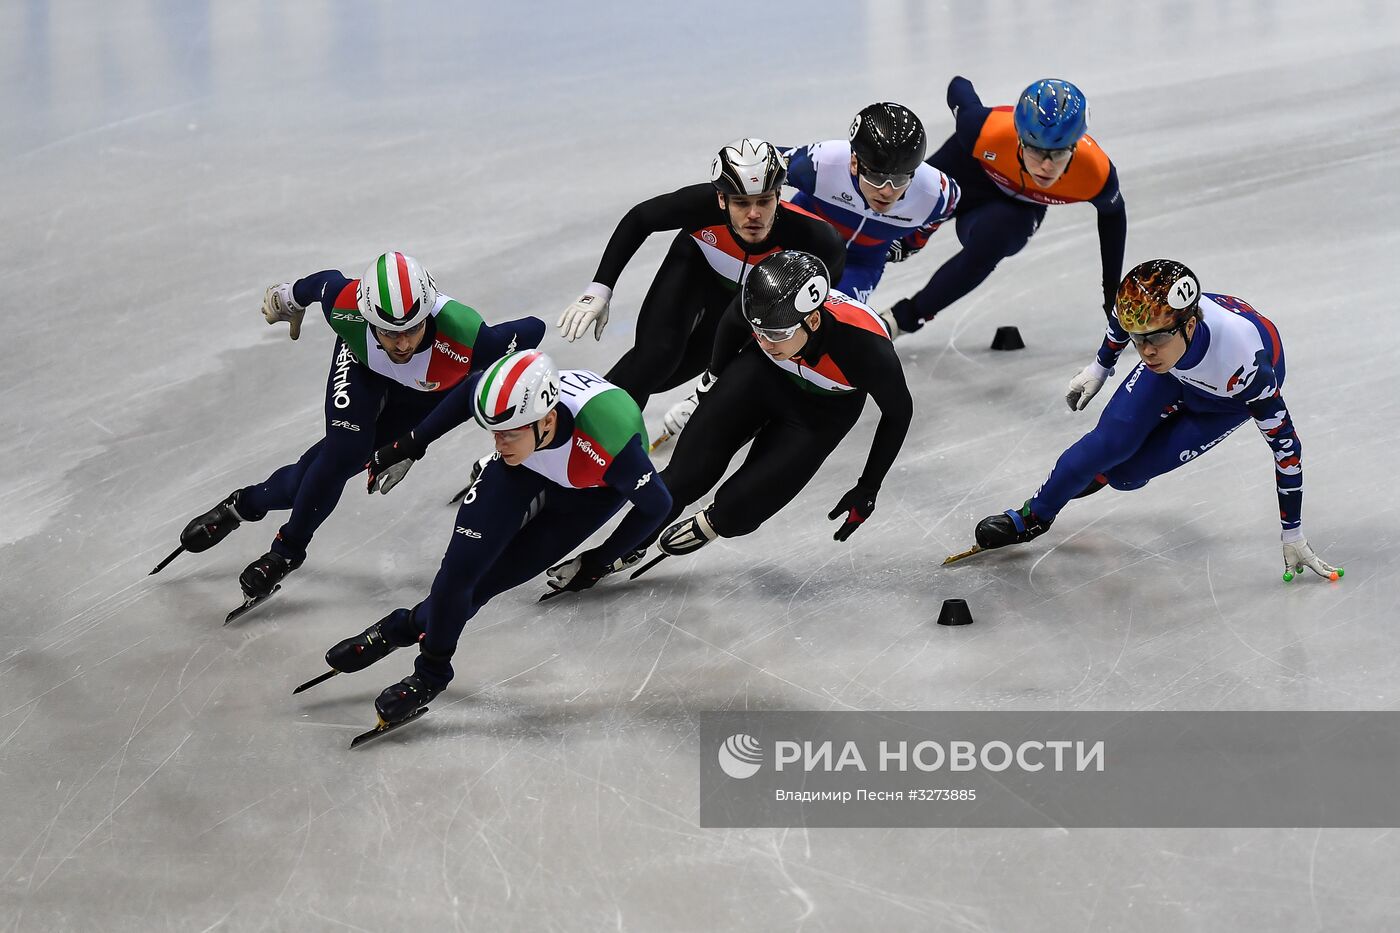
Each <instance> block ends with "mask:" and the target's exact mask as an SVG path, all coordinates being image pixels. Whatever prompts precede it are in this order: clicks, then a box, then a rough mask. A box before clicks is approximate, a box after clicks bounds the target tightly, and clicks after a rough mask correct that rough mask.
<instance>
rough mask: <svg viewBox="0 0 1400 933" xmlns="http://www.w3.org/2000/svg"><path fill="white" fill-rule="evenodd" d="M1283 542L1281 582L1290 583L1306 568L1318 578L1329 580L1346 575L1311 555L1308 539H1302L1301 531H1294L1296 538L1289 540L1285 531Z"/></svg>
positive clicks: (1343, 571) (1340, 569) (1338, 568)
mask: <svg viewBox="0 0 1400 933" xmlns="http://www.w3.org/2000/svg"><path fill="white" fill-rule="evenodd" d="M1283 534H1284V542H1283V581H1284V582H1285V583H1287V582H1289V581H1291V580H1292V579H1293V578H1294V577H1296V576H1297V575H1298V574H1300V573H1302V572H1303V568H1304V567H1307V568H1309V569H1311V570H1312V572H1313V573H1315V574H1317V575H1318V576H1320V577H1326V578H1327V579H1329V580H1340V579H1341V578H1342V575H1343V574H1345V573H1346V571H1345V570H1343V569H1342V568H1341V567H1333V566H1332V565H1331V564H1329V563H1327V562H1326V561H1325V560H1323V559H1322V558H1320V557H1318V556H1317V555H1316V554H1314V553H1313V549H1312V548H1311V547H1309V546H1308V539H1307V538H1305V537H1303V533H1302V532H1301V531H1295V532H1294V534H1296V535H1297V537H1295V538H1293V539H1292V540H1289V532H1287V531H1285V532H1284V533H1283Z"/></svg>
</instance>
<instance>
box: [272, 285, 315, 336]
mask: <svg viewBox="0 0 1400 933" xmlns="http://www.w3.org/2000/svg"><path fill="white" fill-rule="evenodd" d="M262 315H263V319H264V320H265V321H267V323H269V324H277V323H280V322H282V321H287V322H289V323H290V324H291V325H292V327H291V332H290V336H291V338H292V339H293V340H296V339H297V338H298V337H300V336H301V319H302V318H304V317H306V309H305V308H303V307H301V306H300V305H298V304H297V303H296V299H295V298H293V297H292V286H291V283H290V282H283V283H282V284H281V285H270V286H268V289H267V291H266V292H264V293H263V303H262Z"/></svg>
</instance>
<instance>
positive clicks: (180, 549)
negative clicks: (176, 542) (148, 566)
mask: <svg viewBox="0 0 1400 933" xmlns="http://www.w3.org/2000/svg"><path fill="white" fill-rule="evenodd" d="M183 553H185V546H184V545H183V544H182V545H180V546H179V547H177V548H176V549H175V550H174V551H173V552H171V554H170V556H169V557H167V558H166V559H165V560H163V561H161V562H160V563H158V564H156V567H155V569H154V570H152V571H151V572H150V573H148V574H146V576H148V577H153V576H155V575H156V574H158V573H160V572H161V571H162V570H164V569H165V568H166V567H168V566H170V562H171V561H172V560H174V559H175V558H177V557H179V556H180V555H181V554H183Z"/></svg>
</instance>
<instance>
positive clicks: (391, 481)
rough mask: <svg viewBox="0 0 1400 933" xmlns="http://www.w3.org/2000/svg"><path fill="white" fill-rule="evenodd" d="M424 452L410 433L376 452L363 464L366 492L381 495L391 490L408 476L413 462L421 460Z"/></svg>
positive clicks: (422, 447) (423, 448)
mask: <svg viewBox="0 0 1400 933" xmlns="http://www.w3.org/2000/svg"><path fill="white" fill-rule="evenodd" d="M426 450H427V449H426V448H425V447H424V446H423V444H422V443H420V442H419V440H418V438H417V437H415V436H414V434H413V432H412V431H409V432H408V433H407V434H405V435H404V436H403V437H401V438H399V439H398V440H396V441H394V443H392V444H388V445H386V446H384V447H381V448H379V449H378V450H376V451H375V452H374V456H373V457H370V458H369V463H366V464H365V469H366V470H368V471H369V481H368V483H367V484H366V492H371V493H373V492H376V491H377V492H378V493H379V494H380V495H383V494H385V493H387V492H388V491H389V490H391V489H393V488H394V487H395V486H397V485H398V484H399V481H400V480H401V479H403V478H404V477H405V476H407V475H408V470H409V467H411V466H413V461H415V460H421V459H423V454H424V453H425V452H426Z"/></svg>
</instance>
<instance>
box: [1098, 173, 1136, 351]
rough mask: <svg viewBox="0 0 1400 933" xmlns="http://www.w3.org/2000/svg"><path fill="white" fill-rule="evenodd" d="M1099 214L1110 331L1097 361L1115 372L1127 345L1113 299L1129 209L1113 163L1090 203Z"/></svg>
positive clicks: (1116, 292)
mask: <svg viewBox="0 0 1400 933" xmlns="http://www.w3.org/2000/svg"><path fill="white" fill-rule="evenodd" d="M1091 203H1092V204H1093V205H1094V207H1095V208H1097V209H1098V212H1099V261H1100V264H1101V267H1102V269H1103V310H1104V315H1105V316H1106V317H1107V319H1108V329H1107V331H1106V332H1105V333H1104V339H1103V343H1102V344H1100V346H1099V355H1098V360H1099V363H1100V365H1102V366H1103V367H1105V368H1106V369H1112V368H1113V364H1114V363H1116V362H1117V361H1118V354H1119V353H1121V352H1122V350H1123V347H1124V346H1125V345H1126V344H1127V342H1128V332H1127V331H1125V330H1124V329H1123V326H1122V325H1121V324H1119V323H1118V317H1117V315H1115V314H1114V313H1113V300H1114V297H1115V296H1116V295H1117V294H1118V284H1119V283H1120V282H1122V281H1123V251H1124V249H1125V248H1126V245H1127V242H1128V210H1127V208H1126V207H1125V206H1124V204H1123V192H1122V191H1120V190H1119V188H1118V170H1117V169H1116V168H1114V167H1113V166H1112V165H1111V164H1110V165H1109V168H1108V180H1107V181H1105V182H1104V186H1103V190H1102V191H1100V192H1099V194H1098V196H1096V197H1095V198H1094V199H1093V201H1092V202H1091Z"/></svg>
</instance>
